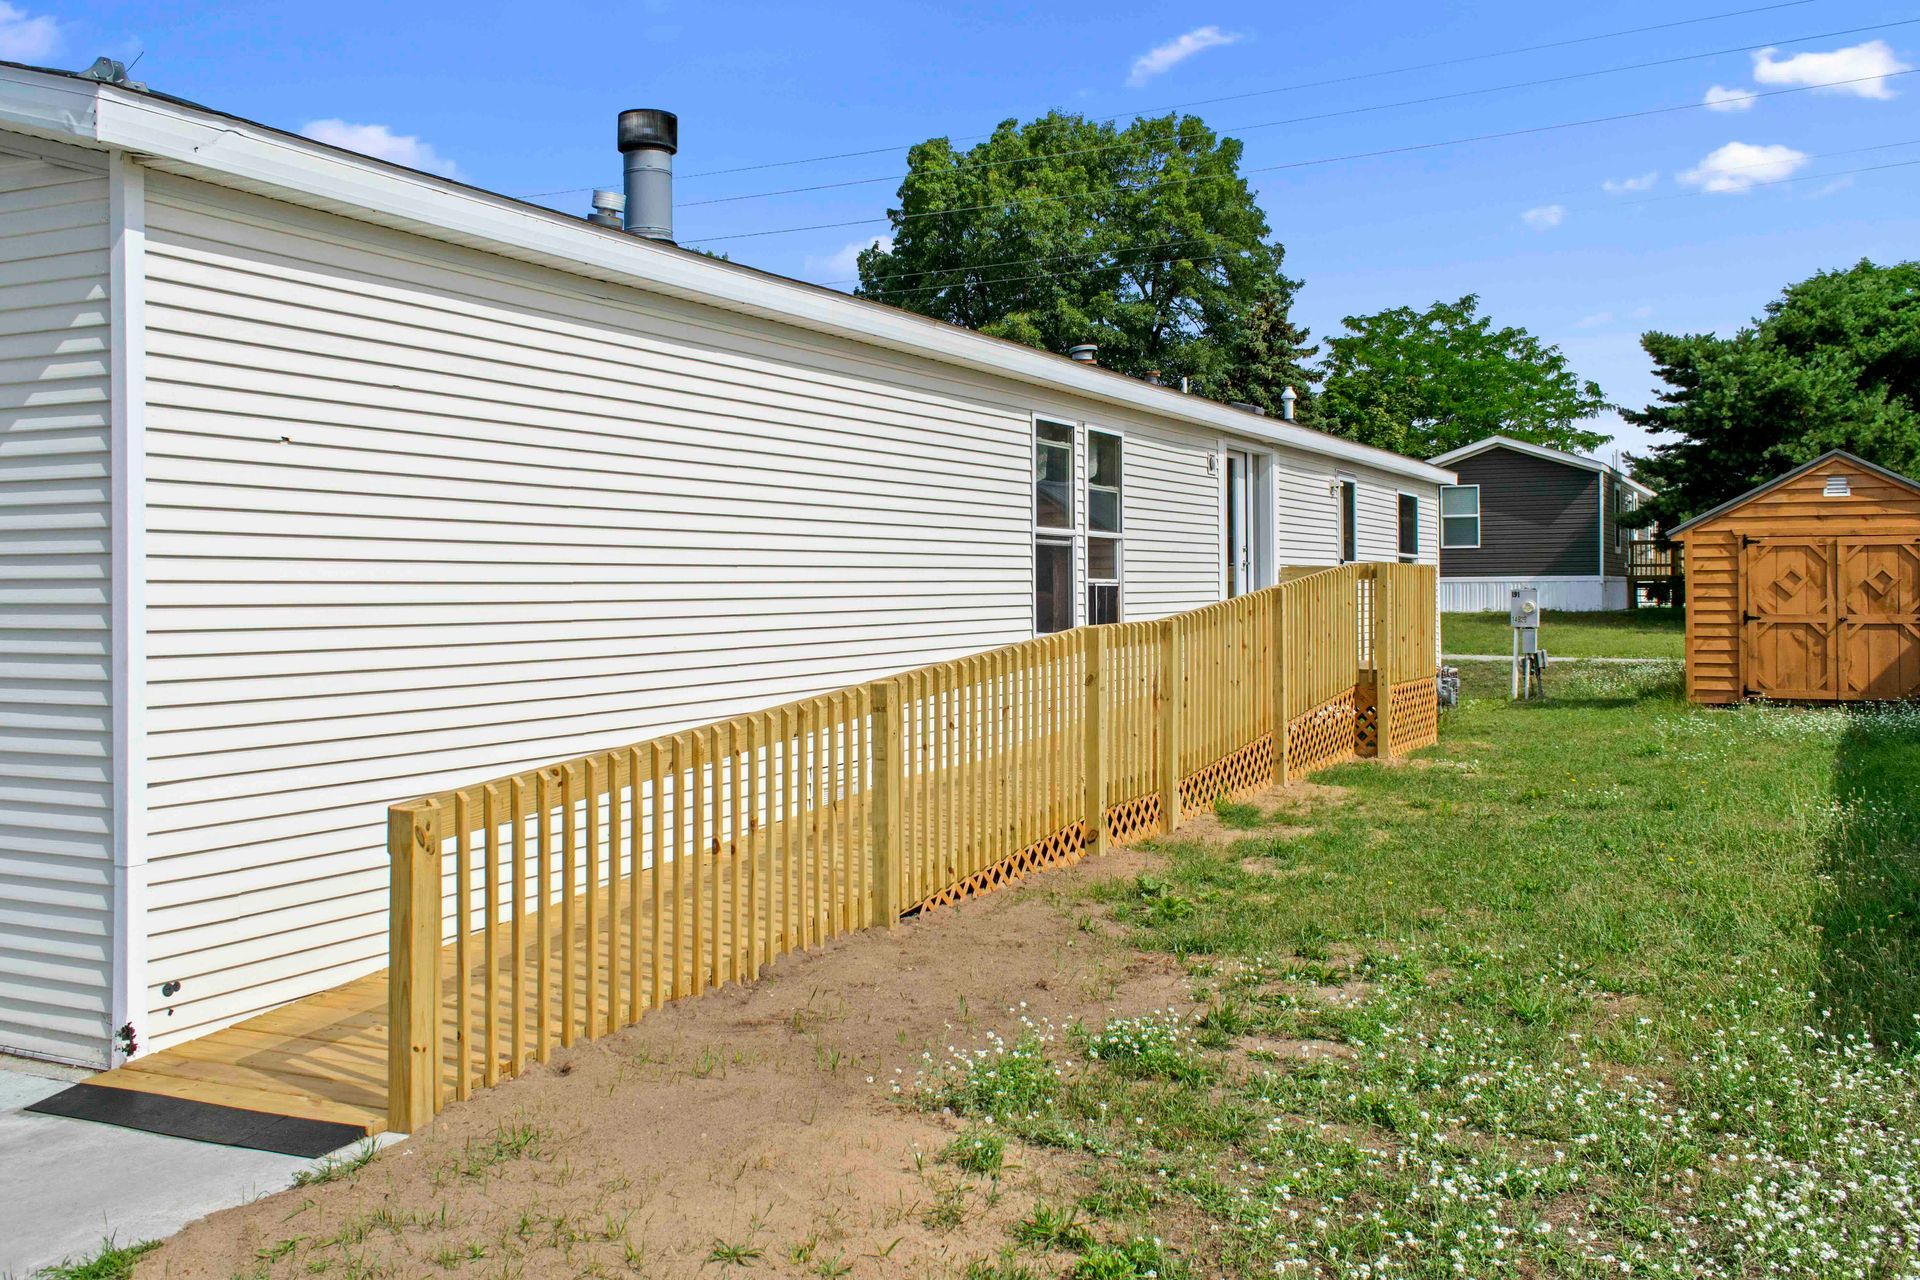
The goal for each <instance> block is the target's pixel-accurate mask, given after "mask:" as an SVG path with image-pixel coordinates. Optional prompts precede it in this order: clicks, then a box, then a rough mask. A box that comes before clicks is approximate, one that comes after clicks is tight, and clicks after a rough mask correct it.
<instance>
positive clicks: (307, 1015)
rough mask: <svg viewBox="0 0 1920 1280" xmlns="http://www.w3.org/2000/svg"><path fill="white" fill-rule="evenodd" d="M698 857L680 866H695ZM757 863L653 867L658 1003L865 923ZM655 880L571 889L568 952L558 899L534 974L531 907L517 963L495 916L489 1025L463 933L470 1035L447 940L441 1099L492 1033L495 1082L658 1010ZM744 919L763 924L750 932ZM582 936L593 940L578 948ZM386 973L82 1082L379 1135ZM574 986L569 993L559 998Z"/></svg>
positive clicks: (722, 855)
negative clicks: (737, 907)
mask: <svg viewBox="0 0 1920 1280" xmlns="http://www.w3.org/2000/svg"><path fill="white" fill-rule="evenodd" d="M861 834H864V833H861ZM854 845H855V852H856V856H857V857H865V856H866V849H867V846H866V843H865V841H864V840H861V839H859V838H857V837H856V839H855V841H854ZM823 852H824V853H826V855H827V857H826V859H825V861H827V862H828V863H829V865H828V866H825V867H818V866H816V867H814V868H812V870H813V871H814V872H815V874H814V875H813V876H812V877H810V879H811V881H812V882H814V883H819V882H820V880H821V878H820V877H819V876H818V874H817V873H818V872H819V871H822V870H824V871H826V873H827V874H826V877H825V882H826V883H837V882H839V880H840V878H841V877H842V876H845V875H846V874H847V873H848V870H849V867H848V860H847V859H845V858H843V857H841V856H839V854H838V851H837V850H824V851H823ZM692 861H693V860H691V859H690V860H689V865H688V866H687V867H685V868H683V870H687V871H690V870H691V865H690V864H691V862H692ZM753 862H754V859H753V858H752V857H750V856H740V857H739V858H738V859H737V860H736V858H735V857H734V851H733V850H732V849H731V848H728V849H725V850H722V851H718V852H717V853H716V854H715V855H713V856H709V858H707V859H706V860H705V865H704V867H702V868H701V870H702V871H703V873H704V874H702V875H700V876H699V877H698V881H699V883H698V885H697V886H696V884H694V883H693V882H694V880H695V877H694V876H692V875H686V876H684V877H682V880H683V883H681V884H678V885H676V884H675V883H673V882H674V880H675V879H676V877H675V875H674V870H675V868H674V864H673V863H671V862H669V863H668V864H667V867H666V874H665V875H663V876H662V877H661V881H662V883H661V912H660V919H661V922H662V930H661V933H662V938H661V947H660V955H661V958H662V962H663V963H662V964H661V966H660V968H661V981H660V983H659V984H658V989H659V990H660V991H661V993H662V995H663V997H664V999H666V1000H671V999H677V998H683V997H685V996H689V995H696V994H699V993H700V992H701V991H703V990H713V989H714V988H716V987H719V986H721V985H724V984H725V983H727V982H731V981H738V980H741V979H744V978H749V977H751V976H753V974H754V972H755V971H756V970H757V968H758V967H759V966H758V965H756V964H754V963H753V961H752V958H751V957H750V956H749V954H748V948H749V947H750V946H751V945H752V942H751V939H753V938H756V937H757V938H759V939H761V940H762V941H763V944H764V945H766V946H767V947H768V949H769V950H770V951H772V953H773V954H763V955H762V956H761V957H760V961H761V963H763V964H764V963H766V962H767V961H770V960H771V959H773V958H775V956H776V955H778V954H784V953H785V952H787V951H792V950H799V949H801V948H803V947H810V946H813V945H815V944H817V943H818V942H820V941H822V940H824V939H825V938H828V937H835V936H838V935H840V934H842V933H846V932H849V931H851V930H853V929H856V928H858V927H860V925H859V922H857V921H854V920H851V919H848V918H847V909H846V907H845V906H844V904H845V902H846V899H845V898H844V897H840V898H838V899H837V901H838V902H839V903H840V904H842V905H841V906H840V908H839V909H838V910H835V909H833V905H834V903H835V901H836V899H835V898H832V897H829V896H828V895H826V894H824V893H819V894H816V895H815V900H813V901H800V900H797V897H796V899H795V900H792V901H790V900H789V896H790V895H789V890H790V888H791V887H792V885H791V882H790V881H787V878H786V877H783V876H779V875H774V874H770V872H771V867H770V865H769V862H770V860H769V859H768V858H766V857H765V856H764V853H763V856H762V858H761V859H760V860H759V867H758V868H757V869H758V870H761V871H762V872H767V873H769V874H768V875H767V879H766V880H764V881H756V878H755V877H754V875H753V874H752V873H753V871H754V870H755V869H756V868H754V867H753V866H752V863H753ZM736 869H738V874H736ZM652 881H653V873H652V871H651V869H647V870H643V871H642V872H641V875H640V884H639V885H638V886H637V887H636V886H635V885H634V883H633V878H632V877H629V876H622V877H620V878H619V879H618V880H615V881H612V882H611V883H609V882H606V881H604V880H603V881H602V882H601V883H600V884H599V885H598V886H597V888H596V890H595V892H594V894H593V895H592V896H593V898H594V904H595V909H594V910H593V911H592V912H591V913H589V910H588V907H587V896H588V895H586V894H585V893H584V892H582V893H576V894H575V895H574V900H573V903H572V907H571V910H572V911H573V912H574V914H575V915H576V917H577V918H578V920H579V923H577V924H576V925H575V928H574V929H573V930H572V938H573V944H572V945H571V946H569V945H566V938H567V931H566V930H565V929H564V927H563V926H562V924H561V921H562V919H563V918H564V916H563V913H564V912H565V911H566V910H567V909H568V908H567V905H566V904H565V903H564V902H563V901H561V900H559V899H556V900H554V901H553V902H552V903H551V904H550V906H549V909H548V912H547V913H546V914H547V916H548V918H549V924H550V926H551V927H550V929H549V931H548V944H547V947H546V957H547V966H546V975H545V982H544V983H543V982H542V981H541V978H540V964H539V960H538V953H539V950H540V944H539V939H538V934H537V931H536V929H535V927H534V926H535V924H536V922H537V920H538V916H537V915H536V914H535V913H533V912H531V911H530V912H529V913H528V919H527V920H526V924H527V929H526V932H527V933H528V934H529V935H533V936H531V937H529V938H528V940H527V942H526V944H525V946H524V948H523V949H522V951H521V961H522V962H521V963H518V964H516V963H515V955H514V949H513V946H512V943H511V933H510V930H509V928H508V927H507V925H506V923H505V922H500V923H498V924H496V926H495V929H494V931H493V939H492V943H493V961H492V963H493V967H494V973H495V985H494V988H493V989H494V991H495V992H496V995H497V1003H496V1004H495V1005H494V1008H493V1011H492V1012H493V1022H492V1025H491V1026H490V1025H489V1022H488V1017H487V1013H488V1009H487V1004H488V1002H487V1000H486V998H485V992H486V990H487V987H486V984H485V981H484V979H485V974H486V968H487V965H488V960H487V953H488V941H487V936H486V933H485V931H484V930H482V929H475V930H474V931H473V932H472V933H470V934H469V935H468V937H467V947H468V957H467V959H468V966H467V967H468V986H467V1000H466V1016H467V1023H468V1026H469V1028H470V1034H469V1035H468V1036H467V1037H466V1038H465V1041H464V1043H463V1042H462V1041H461V1039H460V1038H459V1037H457V1036H456V1035H455V1034H454V1032H455V1030H456V1028H457V1026H458V1022H459V1013H460V1009H461V1001H460V999H459V996H458V992H459V983H458V980H457V976H456V975H457V974H458V973H459V972H460V969H461V964H460V957H459V948H458V944H457V943H451V942H450V943H448V944H447V946H446V947H445V948H444V949H443V951H442V955H441V973H442V975H443V983H442V991H441V999H440V1008H441V1011H442V1036H441V1043H442V1047H443V1062H442V1080H441V1088H442V1090H443V1092H442V1095H441V1096H443V1097H445V1098H447V1099H449V1100H451V1099H454V1098H456V1097H460V1096H465V1095H464V1093H463V1091H462V1090H461V1089H460V1085H459V1083H458V1081H459V1066H465V1067H466V1074H467V1079H468V1082H469V1089H477V1088H478V1087H480V1085H481V1084H482V1083H483V1082H484V1080H485V1068H484V1063H485V1055H484V1051H483V1049H482V1046H485V1045H488V1044H489V1043H491V1044H492V1046H493V1048H494V1054H495V1061H494V1073H493V1074H494V1077H495V1078H496V1079H499V1080H505V1079H508V1078H510V1077H511V1076H512V1075H513V1074H514V1073H515V1072H514V1067H515V1065H516V1063H518V1062H526V1061H532V1060H534V1059H535V1058H536V1057H537V1056H538V1054H537V1051H538V1049H539V1048H540V1047H541V1046H542V1045H551V1046H554V1047H558V1046H561V1045H563V1044H571V1043H576V1042H578V1041H582V1040H589V1039H592V1038H594V1037H596V1036H601V1035H605V1034H607V1033H608V1032H610V1031H613V1030H617V1029H619V1028H620V1027H624V1026H627V1025H629V1024H630V1023H631V1021H632V1019H631V1018H630V1017H629V1014H630V1012H632V1002H633V1001H634V999H635V998H636V993H637V1000H638V1004H639V1011H640V1012H641V1013H644V1012H646V1011H647V1010H648V1009H650V1008H652V1007H654V1001H653V993H654V991H655V990H656V984H655V982H654V978H653V968H654V966H653V958H654V946H653V920H654V913H653V911H652V904H653V884H652ZM783 881H786V882H785V883H783ZM756 885H757V888H756ZM696 893H697V894H698V902H699V908H698V910H697V911H696V910H695V907H694V902H695V900H696ZM736 893H738V894H739V895H740V898H741V907H742V910H741V911H740V912H738V913H736V912H735V911H733V909H732V907H733V899H734V897H735V894H736ZM636 902H637V903H641V904H642V910H641V911H640V912H639V913H638V915H637V916H636V915H635V913H634V912H633V910H632V908H633V904H635V903H636ZM749 916H750V917H751V919H752V920H753V921H754V922H755V923H756V924H760V923H764V926H765V927H764V928H750V927H745V922H746V920H747V918H749ZM588 920H591V921H592V923H591V925H589V924H588V923H587V921H588ZM736 920H737V921H740V922H741V923H740V927H736V926H735V924H734V922H735V921H736ZM716 925H718V926H719V927H718V928H716V927H715V926H716ZM590 932H591V936H592V938H593V942H592V944H591V946H589V945H587V939H588V936H589V933H590ZM636 954H637V959H638V962H639V969H638V976H637V980H636V975H635V970H634V962H635V959H636ZM589 957H591V958H593V959H594V960H595V961H596V962H597V963H594V964H593V965H592V967H591V969H589V968H588V966H587V964H586V963H585V961H586V960H587V959H588V958H589ZM696 968H698V969H699V970H700V972H699V973H698V974H696V972H695V970H696ZM387 976H388V975H387V970H386V969H384V968H383V969H380V970H378V971H376V972H374V973H370V974H367V975H366V976H365V977H362V978H356V979H354V980H353V981H351V982H348V983H346V984H344V985H342V986H338V987H333V988H330V989H329V990H326V991H322V992H320V993H318V994H317V995H311V996H307V997H305V998H304V999H300V1000H296V1001H294V1002H293V1003H291V1004H287V1005H283V1006H281V1007H280V1008H277V1009H272V1010H269V1011H268V1012H266V1013H262V1014H258V1015H256V1016H254V1017H251V1018H248V1019H247V1020H245V1021H244V1022H239V1023H236V1024H234V1025H233V1026H230V1027H225V1028H222V1029H221V1030H218V1031H214V1032H210V1033H209V1034H207V1035H204V1036H200V1037H197V1038H195V1039H193V1040H189V1041H187V1042H186V1043H184V1044H179V1045H173V1046H170V1047H168V1048H164V1049H160V1050H156V1051H154V1052H152V1053H147V1054H142V1055H140V1056H138V1057H136V1058H134V1059H133V1060H132V1061H130V1062H128V1063H127V1064H126V1065H124V1066H121V1067H117V1068H115V1069H113V1070H111V1071H106V1072H102V1073H101V1074H99V1075H96V1076H92V1077H90V1078H89V1079H88V1083H89V1084H96V1085H102V1086H106V1087H109V1088H116V1089H128V1090H133V1091H135V1092H140V1093H154V1094H163V1095H166V1096H169V1097H175V1098H184V1099H187V1100H190V1101H195V1102H205V1103H212V1104H215V1105H219V1106H227V1107H239V1108H243V1109H245V1110H249V1111H262V1112H267V1113H270V1114H273V1115H282V1116H296V1117H299V1118H302V1119H308V1120H324V1121H333V1122H337V1123H343V1124H349V1125H355V1126H358V1127H360V1128H362V1129H364V1130H365V1131H366V1132H367V1133H368V1134H376V1133H383V1132H385V1131H386V1130H387V1128H388V1123H387V1070H388V1067H387V1043H388V1033H389V1027H390V1019H389V1010H388V1003H387V1001H388V981H387ZM516 976H517V977H518V978H519V981H518V982H517V983H516V982H515V978H516ZM609 979H611V981H610V980H609ZM569 983H571V984H572V990H573V998H572V999H571V1000H569V999H567V998H566V992H567V989H568V984H569ZM516 1002H518V1004H519V1006H520V1009H521V1019H520V1022H519V1024H518V1026H519V1030H520V1036H519V1052H518V1053H517V1054H516V1052H515V1044H514V1031H515V1022H514V1018H513V1012H514V1006H515V1003H516ZM543 1004H544V1013H545V1022H546V1028H545V1030H546V1034H545V1035H544V1036H542V1035H541V1014H542V1012H543V1009H542V1006H543ZM569 1022H571V1034H569V1026H568V1024H569ZM457 1064H458V1065H457Z"/></svg>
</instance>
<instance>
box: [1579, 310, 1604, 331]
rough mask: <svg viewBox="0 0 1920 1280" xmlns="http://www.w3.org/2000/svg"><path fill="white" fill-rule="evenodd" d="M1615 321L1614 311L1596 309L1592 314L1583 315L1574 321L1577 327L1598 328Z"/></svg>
mask: <svg viewBox="0 0 1920 1280" xmlns="http://www.w3.org/2000/svg"><path fill="white" fill-rule="evenodd" d="M1612 323H1613V312H1611V311H1596V312H1594V313H1593V314H1592V315H1590V316H1581V317H1580V318H1579V319H1578V320H1575V321H1574V322H1573V327H1574V328H1576V329H1598V328H1599V327H1600V326H1601V325H1603V324H1612Z"/></svg>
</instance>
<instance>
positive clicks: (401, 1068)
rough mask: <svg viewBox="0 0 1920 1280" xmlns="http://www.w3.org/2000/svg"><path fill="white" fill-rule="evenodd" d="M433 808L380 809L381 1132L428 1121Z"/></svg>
mask: <svg viewBox="0 0 1920 1280" xmlns="http://www.w3.org/2000/svg"><path fill="white" fill-rule="evenodd" d="M440 839H441V833H440V807H439V806H438V805H436V804H434V803H432V802H430V801H424V800H422V801H414V802H412V803H410V804H397V805H394V806H393V807H392V808H390V809H388V810H387V853H388V855H389V856H390V858H391V859H392V867H391V870H390V872H389V876H390V880H389V883H390V886H391V888H390V895H389V904H388V916H387V918H388V925H387V1013H388V1027H387V1127H388V1128H390V1129H392V1130H393V1131H394V1132H396V1133H415V1132H417V1131H418V1130H419V1129H420V1127H421V1126H422V1125H424V1124H426V1123H427V1121H429V1120H431V1119H433V1110H434V1092H435V1090H434V1086H435V1084H436V1083H437V1081H438V1077H439V1074H440Z"/></svg>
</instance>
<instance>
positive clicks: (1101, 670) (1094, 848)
mask: <svg viewBox="0 0 1920 1280" xmlns="http://www.w3.org/2000/svg"><path fill="white" fill-rule="evenodd" d="M1085 650H1086V655H1087V696H1086V733H1087V767H1086V773H1087V778H1086V782H1087V801H1086V814H1087V817H1086V827H1087V845H1086V851H1087V852H1088V853H1089V854H1103V853H1105V852H1106V851H1107V743H1106V737H1107V723H1106V722H1107V635H1106V632H1105V631H1103V630H1101V629H1100V628H1099V627H1088V628H1087V629H1086V639H1085Z"/></svg>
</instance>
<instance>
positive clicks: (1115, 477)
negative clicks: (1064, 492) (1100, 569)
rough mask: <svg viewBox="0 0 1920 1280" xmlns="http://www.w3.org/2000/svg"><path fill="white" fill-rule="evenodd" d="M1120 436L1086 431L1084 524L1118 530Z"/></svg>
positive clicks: (1096, 528)
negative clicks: (1085, 520) (1085, 511)
mask: <svg viewBox="0 0 1920 1280" xmlns="http://www.w3.org/2000/svg"><path fill="white" fill-rule="evenodd" d="M1120 492H1121V484H1120V437H1119V436H1116V435H1109V434H1108V433H1107V432H1105V431H1089V432H1087V528H1089V529H1092V530H1095V531H1096V532H1099V533H1118V532H1120Z"/></svg>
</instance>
